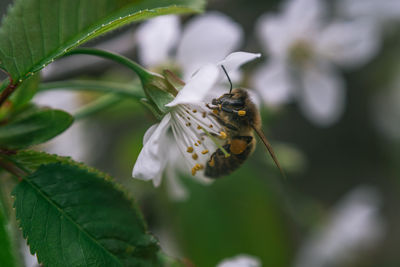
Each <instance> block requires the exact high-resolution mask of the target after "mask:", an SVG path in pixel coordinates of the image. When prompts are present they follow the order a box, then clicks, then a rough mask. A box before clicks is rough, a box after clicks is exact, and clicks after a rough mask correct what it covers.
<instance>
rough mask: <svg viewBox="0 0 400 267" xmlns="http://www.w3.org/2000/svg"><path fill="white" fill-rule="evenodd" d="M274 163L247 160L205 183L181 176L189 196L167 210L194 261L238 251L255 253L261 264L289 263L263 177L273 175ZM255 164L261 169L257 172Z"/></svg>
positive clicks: (211, 262) (213, 260)
mask: <svg viewBox="0 0 400 267" xmlns="http://www.w3.org/2000/svg"><path fill="white" fill-rule="evenodd" d="M263 156H264V155H263ZM253 160H254V158H253ZM274 168H275V166H271V168H270V169H268V168H266V167H265V165H259V164H258V165H256V164H252V160H249V161H248V162H246V163H245V164H244V166H242V167H241V168H240V169H239V170H237V171H235V172H234V173H233V174H232V175H230V176H229V177H224V178H222V179H220V180H217V181H215V182H214V184H213V185H212V186H210V187H205V186H203V185H200V184H198V183H196V182H193V181H192V180H190V179H185V180H184V181H185V186H186V187H188V188H189V190H190V198H189V199H188V200H187V201H185V202H182V203H177V204H175V207H173V209H172V210H169V211H168V216H172V217H173V218H174V221H173V227H174V228H175V233H176V234H177V236H178V238H179V241H180V242H181V244H182V248H183V250H184V253H185V254H186V255H187V257H188V258H190V259H191V260H192V261H193V263H194V264H195V265H196V266H216V264H217V263H218V262H220V261H221V260H222V259H224V258H229V257H233V256H235V255H238V254H249V255H253V256H257V257H258V258H259V259H260V260H261V262H262V266H290V264H289V262H287V259H288V255H289V253H290V248H289V246H288V243H287V240H288V236H287V233H286V232H285V231H286V228H285V226H284V220H283V218H282V215H281V214H280V211H278V210H277V208H276V203H274V193H273V191H272V190H271V189H270V188H268V183H267V182H266V180H269V179H274V178H273V175H270V173H271V172H270V171H269V170H273V171H275V169H274ZM260 170H261V171H262V172H263V174H262V175H257V172H258V171H260ZM170 213H171V214H172V215H170ZM188 233H190V234H188ZM204 255H207V256H204Z"/></svg>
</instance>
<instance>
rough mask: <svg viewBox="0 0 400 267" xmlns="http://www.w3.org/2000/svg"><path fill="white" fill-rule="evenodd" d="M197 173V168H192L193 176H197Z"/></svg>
mask: <svg viewBox="0 0 400 267" xmlns="http://www.w3.org/2000/svg"><path fill="white" fill-rule="evenodd" d="M196 172H197V170H196V168H195V167H193V168H192V175H193V176H195V175H196Z"/></svg>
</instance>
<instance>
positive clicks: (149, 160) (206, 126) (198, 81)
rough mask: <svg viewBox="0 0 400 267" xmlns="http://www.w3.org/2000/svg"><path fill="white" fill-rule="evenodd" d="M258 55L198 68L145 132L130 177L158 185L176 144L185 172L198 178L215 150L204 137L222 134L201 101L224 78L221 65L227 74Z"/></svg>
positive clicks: (236, 55)
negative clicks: (156, 122)
mask: <svg viewBox="0 0 400 267" xmlns="http://www.w3.org/2000/svg"><path fill="white" fill-rule="evenodd" d="M259 56H260V55H259V54H252V53H245V52H236V53H232V54H230V55H229V56H228V57H226V58H225V59H224V60H223V61H220V62H219V63H218V64H207V65H205V66H203V67H202V68H200V69H199V70H198V71H197V72H196V73H195V75H193V77H192V78H191V79H190V81H189V82H188V83H187V84H186V85H185V86H184V87H183V88H182V90H180V91H179V93H178V95H177V96H176V97H175V99H174V100H173V101H171V102H170V103H168V104H167V105H166V106H168V107H170V108H171V111H170V112H169V113H167V114H166V115H165V116H164V118H163V119H162V120H161V122H160V123H159V124H156V125H153V126H152V127H151V128H149V129H148V130H147V132H146V134H145V136H144V138H143V149H142V151H141V152H140V154H139V157H138V159H137V161H136V163H135V166H134V168H133V172H132V176H133V177H135V178H139V179H143V180H153V184H154V185H155V186H158V185H159V184H160V183H161V177H162V173H163V171H164V169H165V167H166V165H167V163H168V161H169V153H170V151H171V149H170V148H171V145H173V146H174V145H176V146H177V147H178V148H179V150H180V152H181V154H182V155H183V158H184V161H185V163H186V164H187V170H190V171H191V172H192V174H193V175H196V174H197V175H199V176H200V177H201V174H202V170H203V169H204V166H205V164H206V161H207V160H208V159H209V157H210V155H211V153H213V152H214V151H215V150H216V144H215V142H213V141H212V140H211V139H210V138H209V137H208V134H211V135H214V136H220V135H221V132H222V131H223V127H222V126H221V125H220V124H219V123H218V122H217V121H216V119H215V118H214V117H213V116H210V111H209V110H207V109H205V103H204V102H203V99H204V97H205V96H206V95H207V94H208V92H209V91H210V90H211V89H213V88H214V86H215V85H216V84H217V83H218V81H219V80H221V79H223V78H225V76H224V74H223V72H222V69H221V67H220V66H221V65H224V67H225V68H226V69H227V71H228V72H229V71H235V70H236V69H237V68H239V66H241V65H242V64H244V63H246V62H248V61H250V60H253V59H255V58H257V57H259ZM169 131H172V134H173V136H174V139H175V142H171V141H170V139H169V137H168V135H169V134H170V133H169ZM207 133H208V134H207Z"/></svg>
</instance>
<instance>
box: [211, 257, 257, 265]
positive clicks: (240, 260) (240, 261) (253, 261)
mask: <svg viewBox="0 0 400 267" xmlns="http://www.w3.org/2000/svg"><path fill="white" fill-rule="evenodd" d="M217 267H261V262H260V260H259V259H258V258H256V257H254V256H250V255H245V254H240V255H237V256H235V257H233V258H229V259H225V260H223V261H222V262H220V263H219V264H218V265H217Z"/></svg>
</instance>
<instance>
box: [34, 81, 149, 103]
mask: <svg viewBox="0 0 400 267" xmlns="http://www.w3.org/2000/svg"><path fill="white" fill-rule="evenodd" d="M65 89H66V90H74V91H95V92H103V93H113V94H116V95H120V96H122V97H126V96H127V97H131V98H134V99H136V100H140V99H142V98H143V97H144V95H143V93H142V90H141V89H140V88H139V87H136V85H132V86H130V85H127V84H122V83H114V82H98V81H62V82H48V83H42V84H40V85H39V91H48V90H65ZM137 89H138V90H137Z"/></svg>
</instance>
